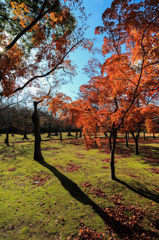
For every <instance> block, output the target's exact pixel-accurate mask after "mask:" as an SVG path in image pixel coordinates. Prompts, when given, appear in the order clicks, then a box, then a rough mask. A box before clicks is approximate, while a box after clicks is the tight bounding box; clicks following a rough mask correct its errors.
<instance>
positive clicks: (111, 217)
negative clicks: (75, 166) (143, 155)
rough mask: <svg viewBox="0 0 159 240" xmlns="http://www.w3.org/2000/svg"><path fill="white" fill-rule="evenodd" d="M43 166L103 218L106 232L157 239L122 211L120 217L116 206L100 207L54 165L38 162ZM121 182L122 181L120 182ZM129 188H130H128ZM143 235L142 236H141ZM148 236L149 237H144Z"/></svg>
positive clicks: (77, 198)
mask: <svg viewBox="0 0 159 240" xmlns="http://www.w3.org/2000/svg"><path fill="white" fill-rule="evenodd" d="M38 163H40V164H41V165H42V166H44V167H45V168H47V169H49V170H50V171H51V172H52V173H53V174H54V175H55V176H56V177H57V178H58V179H59V181H60V182H61V184H62V186H63V187H64V188H65V189H66V190H67V191H68V192H69V193H70V194H71V196H72V197H73V198H74V199H76V200H77V201H79V202H81V203H82V204H84V205H89V206H90V207H91V208H92V209H93V210H94V211H95V212H96V213H97V214H98V215H99V216H100V217H101V219H103V221H104V222H105V224H106V225H107V227H108V229H107V232H108V233H109V234H110V235H111V232H114V233H116V234H117V235H118V236H119V237H120V238H124V237H128V239H133V237H134V236H135V235H134V234H137V236H139V238H137V239H144V240H145V239H157V237H159V235H157V233H154V232H153V231H147V230H144V229H143V228H142V226H140V224H134V223H133V222H132V224H130V220H129V219H128V217H127V216H126V215H124V213H123V218H120V217H119V215H120V210H121V211H123V209H120V206H118V207H119V209H117V208H115V209H114V208H100V207H99V206H98V205H97V204H96V203H95V202H93V201H92V200H91V199H90V198H89V197H88V196H87V195H86V194H85V193H84V192H83V191H82V190H81V189H80V188H79V186H78V185H77V184H76V183H74V182H73V181H72V180H71V179H69V178H68V177H66V176H65V175H64V174H62V173H61V172H59V171H58V170H57V169H56V168H55V167H53V166H51V165H50V164H48V163H47V162H46V161H45V160H43V161H40V162H38ZM120 183H122V182H120ZM130 189H131V188H130ZM143 236H144V238H143ZM145 236H149V237H150V238H145Z"/></svg>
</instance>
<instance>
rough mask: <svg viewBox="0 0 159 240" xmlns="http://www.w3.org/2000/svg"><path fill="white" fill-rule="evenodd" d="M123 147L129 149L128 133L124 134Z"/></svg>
mask: <svg viewBox="0 0 159 240" xmlns="http://www.w3.org/2000/svg"><path fill="white" fill-rule="evenodd" d="M125 146H126V147H127V148H129V144H128V132H126V133H125Z"/></svg>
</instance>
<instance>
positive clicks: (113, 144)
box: [109, 123, 117, 180]
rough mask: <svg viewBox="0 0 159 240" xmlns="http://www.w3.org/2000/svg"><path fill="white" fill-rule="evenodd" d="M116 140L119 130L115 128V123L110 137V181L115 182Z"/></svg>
mask: <svg viewBox="0 0 159 240" xmlns="http://www.w3.org/2000/svg"><path fill="white" fill-rule="evenodd" d="M111 137H112V139H113V142H111ZM116 138H117V130H116V128H115V123H114V124H113V127H112V132H111V133H110V137H109V147H110V171H111V174H110V179H111V180H115V179H116V177H115V164H114V153H115V147H116Z"/></svg>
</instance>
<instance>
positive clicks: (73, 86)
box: [60, 0, 112, 100]
mask: <svg viewBox="0 0 159 240" xmlns="http://www.w3.org/2000/svg"><path fill="white" fill-rule="evenodd" d="M111 3H112V0H84V7H85V11H86V13H87V14H90V13H91V16H90V17H89V19H88V21H87V24H88V26H90V27H89V28H88V29H87V31H86V35H85V37H86V38H91V39H93V38H96V41H95V46H96V47H100V48H101V47H102V43H103V36H101V35H95V34H94V31H95V27H97V26H101V25H103V22H102V13H103V12H104V11H105V9H106V8H108V7H110V6H111ZM91 57H94V55H93V54H90V53H89V52H88V51H87V50H81V49H80V48H78V49H77V50H76V52H74V53H71V54H70V58H71V59H72V60H73V61H74V62H75V64H76V65H77V66H78V69H77V74H78V75H76V76H75V77H74V78H73V83H68V84H67V85H63V86H62V87H61V89H60V92H63V93H65V94H66V95H68V96H70V97H71V98H72V100H75V98H76V97H77V92H78V90H79V87H80V86H81V85H82V84H85V83H87V82H88V81H89V80H90V79H89V78H88V76H87V75H86V74H85V73H84V71H83V70H82V69H83V67H84V66H85V65H86V64H87V63H88V60H89V59H90V58H91ZM96 57H98V58H99V59H100V61H101V62H102V61H103V57H102V56H99V55H97V54H96Z"/></svg>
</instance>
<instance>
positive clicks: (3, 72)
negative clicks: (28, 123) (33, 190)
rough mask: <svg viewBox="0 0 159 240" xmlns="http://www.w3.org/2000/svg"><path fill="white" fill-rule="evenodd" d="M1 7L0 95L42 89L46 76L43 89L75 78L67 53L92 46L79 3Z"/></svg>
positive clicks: (54, 0)
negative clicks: (73, 12) (69, 78)
mask: <svg viewBox="0 0 159 240" xmlns="http://www.w3.org/2000/svg"><path fill="white" fill-rule="evenodd" d="M1 5H3V9H5V11H4V12H3V14H2V13H1V14H0V17H1V19H2V29H3V32H0V47H1V54H0V66H1V68H0V84H1V88H0V89H1V93H0V95H1V96H11V95H12V94H15V93H19V92H20V91H21V90H23V89H24V88H26V87H35V88H37V89H40V90H42V89H43V87H44V86H45V84H48V82H46V77H47V76H50V79H49V85H47V86H46V87H49V86H50V85H51V87H52V89H53V88H56V87H57V86H60V85H61V84H64V83H66V82H67V77H66V76H70V77H72V76H74V75H75V66H74V65H73V64H72V63H71V60H70V59H69V53H70V52H71V51H73V50H75V49H76V48H77V46H82V47H84V48H85V47H86V46H87V48H89V49H90V47H91V43H90V42H89V41H86V40H85V41H84V32H85V28H86V27H85V21H86V15H85V13H84V8H83V7H82V0H79V1H76V0H73V1H72V0H64V1H63V0H61V1H60V0H43V1H38V2H36V1H32V0H26V1H7V2H4V3H2V4H1ZM75 9H77V10H79V11H78V13H79V16H77V17H76V18H75V16H74V15H73V14H72V13H71V11H72V10H75ZM78 17H79V19H80V21H79V24H78V23H77V20H78ZM13 20H14V21H13ZM32 50H34V51H32ZM59 72H60V74H59ZM68 73H69V74H68ZM38 94H39V92H38ZM34 101H35V102H36V100H35V99H34ZM34 106H35V105H34ZM35 112H36V113H37V109H36V110H35ZM34 122H36V121H34ZM35 137H36V136H35ZM38 139H40V138H39V137H38Z"/></svg>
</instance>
